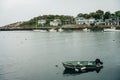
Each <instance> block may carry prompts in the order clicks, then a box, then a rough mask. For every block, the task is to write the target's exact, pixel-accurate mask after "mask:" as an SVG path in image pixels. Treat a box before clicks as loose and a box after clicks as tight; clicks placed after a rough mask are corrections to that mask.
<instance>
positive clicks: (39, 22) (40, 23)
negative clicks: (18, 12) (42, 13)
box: [38, 19, 46, 25]
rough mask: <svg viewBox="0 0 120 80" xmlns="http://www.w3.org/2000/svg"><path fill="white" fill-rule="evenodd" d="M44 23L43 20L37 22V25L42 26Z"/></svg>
mask: <svg viewBox="0 0 120 80" xmlns="http://www.w3.org/2000/svg"><path fill="white" fill-rule="evenodd" d="M45 23H46V20H45V19H40V20H38V25H44V24H45Z"/></svg>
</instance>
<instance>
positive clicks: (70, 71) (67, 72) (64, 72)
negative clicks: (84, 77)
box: [63, 66, 103, 75]
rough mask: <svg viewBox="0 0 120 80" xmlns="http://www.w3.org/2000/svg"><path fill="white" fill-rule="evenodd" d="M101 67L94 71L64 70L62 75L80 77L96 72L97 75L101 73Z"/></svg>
mask: <svg viewBox="0 0 120 80" xmlns="http://www.w3.org/2000/svg"><path fill="white" fill-rule="evenodd" d="M102 68H103V66H102V67H99V68H96V69H89V70H80V71H75V70H74V69H72V70H70V69H65V70H64V71H63V75H80V74H83V73H88V72H94V71H95V72H96V73H99V72H100V71H101V69H102Z"/></svg>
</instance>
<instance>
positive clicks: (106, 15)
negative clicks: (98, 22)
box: [104, 11, 111, 19]
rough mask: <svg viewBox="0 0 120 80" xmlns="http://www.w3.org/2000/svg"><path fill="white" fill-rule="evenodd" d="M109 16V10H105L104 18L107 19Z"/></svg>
mask: <svg viewBox="0 0 120 80" xmlns="http://www.w3.org/2000/svg"><path fill="white" fill-rule="evenodd" d="M110 17H111V13H110V12H109V11H107V12H105V14H104V19H109V18H110Z"/></svg>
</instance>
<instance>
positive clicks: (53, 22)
mask: <svg viewBox="0 0 120 80" xmlns="http://www.w3.org/2000/svg"><path fill="white" fill-rule="evenodd" d="M61 24H62V22H61V20H60V19H54V20H53V21H50V26H60V25H61Z"/></svg>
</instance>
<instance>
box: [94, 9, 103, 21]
mask: <svg viewBox="0 0 120 80" xmlns="http://www.w3.org/2000/svg"><path fill="white" fill-rule="evenodd" d="M103 15H104V11H102V10H97V11H96V16H97V18H98V19H102V18H103Z"/></svg>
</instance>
